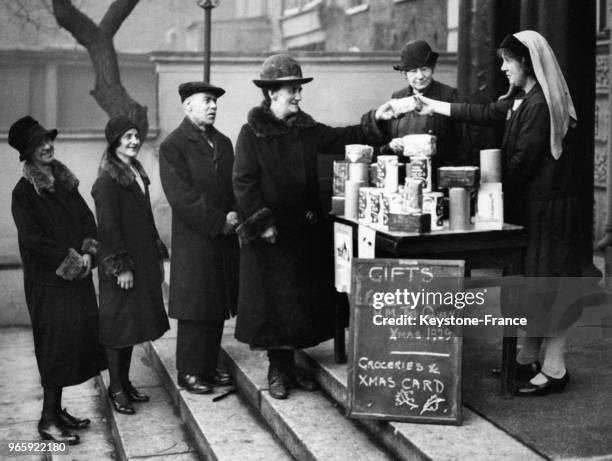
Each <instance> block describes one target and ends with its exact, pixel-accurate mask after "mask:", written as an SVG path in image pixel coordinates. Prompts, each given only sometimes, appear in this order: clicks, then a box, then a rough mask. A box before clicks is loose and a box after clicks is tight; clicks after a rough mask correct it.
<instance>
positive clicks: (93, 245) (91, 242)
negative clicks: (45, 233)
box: [81, 238, 98, 256]
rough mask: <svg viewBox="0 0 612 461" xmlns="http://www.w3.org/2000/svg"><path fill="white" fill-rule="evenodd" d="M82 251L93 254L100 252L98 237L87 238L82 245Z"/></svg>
mask: <svg viewBox="0 0 612 461" xmlns="http://www.w3.org/2000/svg"><path fill="white" fill-rule="evenodd" d="M81 252H82V253H89V254H90V255H92V256H95V255H97V254H98V241H97V240H96V239H91V238H86V239H85V240H83V245H81Z"/></svg>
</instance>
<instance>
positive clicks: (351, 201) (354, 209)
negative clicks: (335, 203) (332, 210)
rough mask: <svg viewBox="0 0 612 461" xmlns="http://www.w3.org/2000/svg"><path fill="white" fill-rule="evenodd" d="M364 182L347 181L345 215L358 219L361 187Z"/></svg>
mask: <svg viewBox="0 0 612 461" xmlns="http://www.w3.org/2000/svg"><path fill="white" fill-rule="evenodd" d="M363 185H364V183H363V182H362V181H352V180H350V179H349V180H348V181H346V194H345V197H344V217H345V218H348V219H357V217H358V206H359V188H360V187H362V186H363Z"/></svg>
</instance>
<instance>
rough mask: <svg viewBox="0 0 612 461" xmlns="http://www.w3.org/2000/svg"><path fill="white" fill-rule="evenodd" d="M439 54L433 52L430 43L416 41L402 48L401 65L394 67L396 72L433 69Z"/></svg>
mask: <svg viewBox="0 0 612 461" xmlns="http://www.w3.org/2000/svg"><path fill="white" fill-rule="evenodd" d="M438 56H439V55H438V53H436V52H435V51H432V49H431V47H430V46H429V43H427V42H425V41H423V40H414V41H412V42H408V43H406V44H405V45H404V46H403V47H402V51H401V59H402V61H401V62H400V63H399V64H396V65H395V66H393V68H394V69H395V70H403V71H408V70H412V69H417V68H419V67H426V66H427V67H433V66H435V65H436V61H437V60H438Z"/></svg>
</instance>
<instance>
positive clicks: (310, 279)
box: [235, 223, 334, 349]
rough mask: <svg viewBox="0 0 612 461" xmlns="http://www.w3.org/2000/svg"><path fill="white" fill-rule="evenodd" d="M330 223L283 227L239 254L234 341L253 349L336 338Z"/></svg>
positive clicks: (308, 343)
mask: <svg viewBox="0 0 612 461" xmlns="http://www.w3.org/2000/svg"><path fill="white" fill-rule="evenodd" d="M329 230H330V229H329V228H328V226H327V225H326V223H320V224H319V225H314V226H308V227H302V228H298V229H287V228H285V229H283V228H279V235H278V241H277V243H275V244H269V243H266V242H264V241H262V240H261V239H258V240H256V241H255V242H253V243H251V244H248V245H245V246H243V247H242V248H241V254H240V283H239V287H240V290H239V298H238V317H237V321H236V332H235V335H236V339H238V340H239V341H241V342H245V343H247V344H249V345H250V346H251V347H252V348H261V349H270V348H281V347H289V348H305V347H311V346H314V345H316V344H318V343H320V342H321V341H325V340H327V339H329V338H331V337H332V336H333V331H334V303H333V300H334V296H333V295H334V291H333V278H332V276H333V272H332V271H333V266H332V245H331V232H328V231H329Z"/></svg>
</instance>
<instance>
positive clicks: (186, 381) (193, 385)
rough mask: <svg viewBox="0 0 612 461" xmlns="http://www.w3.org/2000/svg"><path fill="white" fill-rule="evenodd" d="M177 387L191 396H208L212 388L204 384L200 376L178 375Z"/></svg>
mask: <svg viewBox="0 0 612 461" xmlns="http://www.w3.org/2000/svg"><path fill="white" fill-rule="evenodd" d="M178 385H179V386H181V387H182V388H184V389H185V390H186V391H187V392H191V393H192V394H210V393H211V392H212V391H213V388H212V387H211V386H209V385H208V384H207V383H205V382H204V381H203V380H202V378H201V377H200V375H190V374H183V373H179V375H178Z"/></svg>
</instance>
